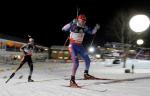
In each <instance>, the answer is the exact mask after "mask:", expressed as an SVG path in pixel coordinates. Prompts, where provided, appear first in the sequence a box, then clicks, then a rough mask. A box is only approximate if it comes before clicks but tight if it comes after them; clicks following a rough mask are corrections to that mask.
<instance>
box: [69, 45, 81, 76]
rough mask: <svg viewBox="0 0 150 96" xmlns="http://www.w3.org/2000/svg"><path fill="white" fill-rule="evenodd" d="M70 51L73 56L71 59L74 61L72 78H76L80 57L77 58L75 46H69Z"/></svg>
mask: <svg viewBox="0 0 150 96" xmlns="http://www.w3.org/2000/svg"><path fill="white" fill-rule="evenodd" d="M69 51H70V54H71V59H72V62H73V67H72V74H71V75H72V76H75V75H76V71H77V69H78V66H79V60H78V56H77V54H78V53H77V50H76V48H75V46H73V45H71V46H69Z"/></svg>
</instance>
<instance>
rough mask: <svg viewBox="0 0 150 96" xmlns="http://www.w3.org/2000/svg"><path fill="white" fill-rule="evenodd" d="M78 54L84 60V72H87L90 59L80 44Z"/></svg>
mask: <svg viewBox="0 0 150 96" xmlns="http://www.w3.org/2000/svg"><path fill="white" fill-rule="evenodd" d="M79 54H80V55H81V57H82V58H83V59H84V61H85V71H84V73H88V71H89V68H90V63H91V60H90V58H89V56H88V54H87V52H86V50H85V49H84V47H83V46H81V48H80V51H79Z"/></svg>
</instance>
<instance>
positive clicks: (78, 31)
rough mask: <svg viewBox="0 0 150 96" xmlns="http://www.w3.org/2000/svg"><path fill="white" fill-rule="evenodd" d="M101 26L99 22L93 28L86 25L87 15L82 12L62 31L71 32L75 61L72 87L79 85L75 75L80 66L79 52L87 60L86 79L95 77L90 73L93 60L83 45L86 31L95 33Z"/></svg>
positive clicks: (70, 39) (71, 47)
mask: <svg viewBox="0 0 150 96" xmlns="http://www.w3.org/2000/svg"><path fill="white" fill-rule="evenodd" d="M99 28H100V26H99V24H96V26H95V27H94V28H93V29H92V30H91V29H90V28H89V27H88V26H86V16H85V15H84V14H80V15H79V16H78V17H77V18H76V19H74V20H73V21H72V22H70V23H68V24H66V25H65V26H63V28H62V31H65V32H66V31H69V32H70V36H69V41H70V44H69V52H70V54H71V59H72V62H73V67H72V74H71V79H70V86H71V87H78V85H77V83H76V82H75V75H76V71H77V69H78V66H79V60H78V54H79V55H80V56H81V57H82V58H83V59H84V61H85V70H84V79H94V78H95V77H94V76H92V75H89V73H88V72H89V67H90V62H91V60H90V58H89V56H88V54H87V52H86V50H85V49H84V47H83V45H82V41H83V38H84V35H85V34H86V33H88V34H91V35H93V34H95V33H96V32H97V30H98V29H99Z"/></svg>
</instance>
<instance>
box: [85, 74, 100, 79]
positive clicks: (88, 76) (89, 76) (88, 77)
mask: <svg viewBox="0 0 150 96" xmlns="http://www.w3.org/2000/svg"><path fill="white" fill-rule="evenodd" d="M95 79H97V78H96V77H94V76H92V75H89V74H87V73H84V80H95Z"/></svg>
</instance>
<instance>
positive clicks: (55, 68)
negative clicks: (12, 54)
mask: <svg viewBox="0 0 150 96" xmlns="http://www.w3.org/2000/svg"><path fill="white" fill-rule="evenodd" d="M132 64H134V66H135V69H134V74H132V73H125V69H131V66H132ZM71 65H72V64H71V63H52V62H36V63H34V72H33V79H34V80H35V81H36V82H31V83H28V82H27V77H28V74H29V68H28V65H27V64H25V65H24V66H23V68H22V69H20V70H19V71H18V72H17V73H16V75H15V76H14V78H12V79H11V80H10V81H9V82H8V83H7V84H5V81H6V80H7V79H8V77H9V76H10V74H11V73H12V72H13V70H15V68H16V67H17V65H10V64H0V96H149V92H150V88H149V87H150V83H149V81H150V61H147V60H130V59H129V60H128V61H127V65H126V66H127V67H126V68H122V66H123V64H122V63H121V64H112V60H105V61H101V60H98V61H93V62H91V68H90V74H91V75H94V76H96V77H103V78H111V79H117V80H76V82H77V83H78V84H79V85H81V86H83V89H79V88H69V87H64V85H69V78H70V74H71ZM83 71H84V63H83V62H81V63H80V66H79V69H78V71H77V75H76V78H77V79H79V78H83ZM118 79H119V80H120V81H119V80H118ZM121 81H122V82H121ZM105 89H107V91H105V92H102V91H103V90H105Z"/></svg>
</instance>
